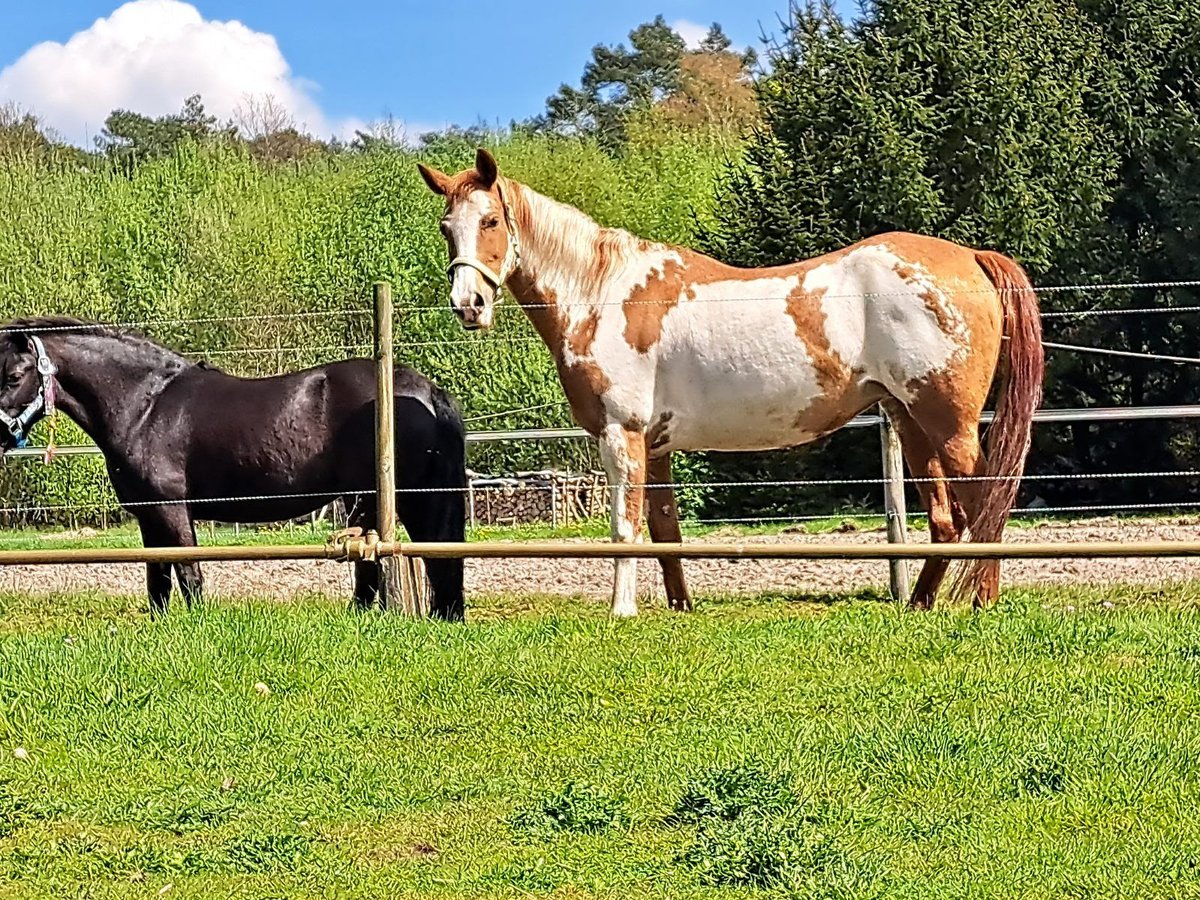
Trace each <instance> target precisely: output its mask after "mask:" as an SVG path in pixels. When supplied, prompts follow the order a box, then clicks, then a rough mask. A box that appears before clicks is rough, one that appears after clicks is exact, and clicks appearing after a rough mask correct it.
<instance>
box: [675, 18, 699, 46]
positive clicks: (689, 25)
mask: <svg viewBox="0 0 1200 900" xmlns="http://www.w3.org/2000/svg"><path fill="white" fill-rule="evenodd" d="M671 30H672V31H674V32H675V33H676V34H677V35H679V36H680V37H681V38H683V42H684V43H685V44H687V48H688V49H689V50H699V49H700V42H701V41H702V40H704V38H705V36H706V35H707V34H708V26H707V25H697V24H696V23H695V22H689V21H688V20H687V19H676V20H675V21H674V22H672V23H671Z"/></svg>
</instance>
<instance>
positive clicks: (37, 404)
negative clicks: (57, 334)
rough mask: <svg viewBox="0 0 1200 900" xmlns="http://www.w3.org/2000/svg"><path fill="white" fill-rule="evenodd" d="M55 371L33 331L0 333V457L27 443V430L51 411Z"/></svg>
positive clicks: (44, 346)
mask: <svg viewBox="0 0 1200 900" xmlns="http://www.w3.org/2000/svg"><path fill="white" fill-rule="evenodd" d="M57 374H58V368H57V366H56V365H55V364H54V361H53V360H52V359H51V358H50V355H49V354H48V353H47V352H46V345H45V344H44V343H43V342H42V339H41V338H39V337H38V336H37V334H36V333H35V332H33V331H24V330H21V329H19V328H6V329H4V330H2V331H0V455H2V454H3V453H5V452H7V451H9V450H12V449H14V448H17V447H24V446H25V444H26V443H27V442H28V441H29V431H30V429H32V428H33V426H34V425H36V424H37V423H38V422H39V421H40V420H41V419H43V418H45V417H46V416H48V415H50V414H51V413H52V412H54V402H55V387H56V382H55V379H54V376H55V375H57Z"/></svg>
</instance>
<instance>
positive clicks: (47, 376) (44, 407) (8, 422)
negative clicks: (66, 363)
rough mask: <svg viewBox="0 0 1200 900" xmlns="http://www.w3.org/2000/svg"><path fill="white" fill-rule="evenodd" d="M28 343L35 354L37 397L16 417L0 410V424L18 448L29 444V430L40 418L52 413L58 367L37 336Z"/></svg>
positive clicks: (32, 337) (31, 337) (32, 336)
mask: <svg viewBox="0 0 1200 900" xmlns="http://www.w3.org/2000/svg"><path fill="white" fill-rule="evenodd" d="M29 343H30V344H32V345H33V349H34V352H35V353H37V363H36V365H37V373H38V392H37V396H36V397H34V398H33V399H32V400H30V401H29V402H28V403H26V404H25V408H24V409H23V410H21V411H20V412H19V413H18V414H17V415H15V416H10V415H9V414H8V413H6V412H5V411H4V410H2V409H0V423H3V424H4V425H5V426H6V427H7V428H8V430H9V432H10V433H11V434H12V436H13V438H14V439H15V440H16V442H17V446H18V447H24V446H25V445H26V444H28V443H29V429H30V428H32V427H33V426H34V424H35V423H36V422H37V421H38V420H39V419H41V418H44V417H45V416H49V415H52V414H53V413H54V399H55V398H54V376H55V375H57V374H58V366H56V365H54V360H52V359H51V358H50V354H49V353H47V352H46V345H45V344H43V343H42V339H41V338H39V337H38V336H37V335H35V334H34V335H30V336H29Z"/></svg>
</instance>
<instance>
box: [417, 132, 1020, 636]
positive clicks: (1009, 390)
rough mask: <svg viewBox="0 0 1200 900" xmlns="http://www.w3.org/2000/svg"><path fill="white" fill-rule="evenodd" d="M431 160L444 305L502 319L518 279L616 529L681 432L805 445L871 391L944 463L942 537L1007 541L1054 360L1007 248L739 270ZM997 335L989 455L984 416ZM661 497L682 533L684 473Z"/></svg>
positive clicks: (623, 531) (656, 522)
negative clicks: (438, 206) (595, 442)
mask: <svg viewBox="0 0 1200 900" xmlns="http://www.w3.org/2000/svg"><path fill="white" fill-rule="evenodd" d="M421 173H422V175H423V176H424V178H425V180H426V182H427V183H428V184H429V186H430V187H431V189H433V190H434V191H435V192H437V193H439V194H441V195H443V196H445V198H446V214H445V216H444V218H443V220H442V226H441V227H442V232H443V234H444V235H445V237H446V239H447V241H448V243H449V245H450V250H451V257H453V258H454V262H453V263H452V267H451V271H450V276H451V306H452V307H453V308H454V310H455V311H456V312H457V313H458V315H459V316H460V318H461V319H462V321H463V324H464V325H465V326H466V327H487V326H488V325H490V324H491V321H492V316H493V306H494V303H495V302H496V299H497V293H498V291H497V289H498V288H499V287H500V285H501V284H502V283H503V284H504V285H506V286H507V287H508V288H509V289H510V290H511V292H512V294H513V296H514V297H515V298H516V299H517V301H518V302H519V303H520V304H521V306H522V307H523V308H524V309H525V311H526V313H527V314H528V315H529V318H530V319H531V321H532V322H533V325H534V326H535V327H536V329H537V331H538V333H539V334H540V335H541V336H542V338H543V340H544V341H545V343H546V346H547V347H548V348H549V349H550V352H551V353H552V354H553V355H554V360H555V364H556V366H557V369H558V373H559V376H560V378H561V380H562V385H563V389H564V391H565V392H566V395H567V399H568V401H569V402H570V405H571V409H572V411H573V414H574V417H575V419H576V421H577V422H578V423H579V424H580V425H581V426H582V427H584V428H585V429H587V430H588V431H589V432H590V433H592V434H593V435H595V436H596V437H597V438H598V439H599V442H600V449H601V453H602V457H603V460H604V464H605V468H606V470H607V472H608V476H609V479H610V482H611V485H612V487H613V492H612V493H613V508H612V531H613V539H614V540H618V541H634V540H638V539H639V531H640V522H641V517H642V512H643V506H644V499H645V496H644V495H645V491H644V486H645V485H662V484H669V483H670V480H671V477H670V453H671V452H672V451H674V450H766V449H774V448H782V447H792V446H796V445H799V444H804V443H807V442H809V441H813V440H816V439H817V438H820V437H822V436H824V435H827V434H829V433H831V432H833V431H835V430H837V429H838V428H840V427H842V426H843V425H844V424H846V422H848V421H849V420H850V419H851V418H853V417H854V416H855V415H857V414H858V413H860V412H862V411H863V410H865V409H867V408H868V407H870V406H871V405H872V404H875V403H883V404H884V406H885V408H886V409H887V410H888V413H889V415H890V416H891V417H892V418H893V419H894V421H895V424H896V426H897V428H898V429H899V431H900V435H901V439H902V443H903V444H904V447H905V454H906V458H907V460H908V463H909V466H910V468H911V469H912V471H913V474H914V475H915V476H917V477H927V478H932V479H937V481H935V482H934V483H931V484H924V485H922V486H921V490H922V496H923V499H924V501H925V505H926V507H927V509H928V510H929V513H930V522H931V526H930V527H931V530H932V533H933V538H934V540H935V541H954V540H958V539H960V538H961V537H962V534H963V532H964V530H965V529H966V528H968V527H969V528H970V530H971V533H972V537H973V538H974V539H976V540H998V539H999V538H1000V536H1001V533H1002V529H1003V524H1004V520H1005V519H1006V518H1007V515H1008V512H1009V510H1010V509H1011V506H1012V503H1013V500H1014V499H1015V492H1016V476H1019V475H1020V472H1021V469H1022V467H1023V464H1024V458H1025V455H1026V453H1027V450H1028V444H1029V433H1030V425H1031V420H1032V413H1033V410H1034V408H1036V406H1037V404H1038V402H1039V400H1040V388H1041V376H1042V365H1043V361H1042V350H1041V339H1040V325H1039V322H1038V316H1037V307H1036V298H1035V297H1034V295H1033V292H1032V289H1031V287H1030V285H1029V282H1028V279H1027V278H1026V276H1025V274H1024V272H1022V271H1021V269H1020V267H1019V266H1017V265H1016V264H1015V263H1014V262H1012V260H1010V259H1008V258H1007V257H1004V256H1001V255H1000V254H996V253H990V252H986V251H976V250H973V249H970V248H967V247H963V246H960V245H958V244H954V243H950V242H948V241H944V240H940V239H937V238H932V237H924V236H920V235H915V234H907V233H894V234H885V235H879V236H877V237H873V238H870V239H868V240H865V241H862V242H860V243H857V244H855V245H853V246H851V247H847V248H845V249H843V250H839V251H837V252H834V253H830V254H827V255H825V256H822V257H818V258H815V259H811V260H806V261H804V262H799V263H795V264H793V265H787V266H779V267H775V268H766V269H739V268H734V267H732V266H727V265H724V264H722V263H720V262H718V261H716V260H714V259H711V258H709V257H706V256H704V255H702V254H700V253H697V252H695V251H692V250H688V249H684V248H681V247H674V246H669V245H665V244H659V243H653V242H649V241H645V240H641V239H639V238H637V237H634V236H633V235H630V234H628V233H627V232H624V231H620V230H617V229H610V228H603V227H601V226H600V225H598V224H597V223H596V222H594V221H593V220H592V219H590V218H588V217H587V216H586V215H584V214H583V213H581V212H579V211H578V210H576V209H574V208H572V207H570V206H566V205H564V204H561V203H558V202H556V201H554V200H551V199H549V198H547V197H544V196H542V195H541V194H538V193H537V192H535V191H533V190H531V189H530V188H528V187H526V186H524V185H521V184H519V183H517V182H515V181H512V180H509V179H506V178H503V177H501V176H500V174H499V172H498V169H497V167H496V163H495V160H494V159H492V157H491V156H490V154H488V153H487V152H486V151H480V153H479V154H478V156H477V159H476V168H475V169H472V170H467V171H465V172H461V173H459V174H458V175H455V176H453V177H451V176H447V175H444V174H442V173H440V172H437V171H436V170H433V169H429V168H426V167H424V166H422V167H421ZM1005 337H1007V338H1008V339H1009V340H1008V341H1007V342H1005V341H1004V340H1003V339H1004V338H1005ZM1005 343H1006V344H1007V347H1006V348H1005ZM1002 349H1006V350H1007V352H1006V354H1005V360H1004V361H1005V363H1006V365H1005V366H1003V367H1000V368H1001V371H1002V372H1003V374H1004V376H1005V377H1004V379H1003V383H1002V386H1001V391H1000V395H999V396H1000V400H999V408H998V410H997V413H998V417H997V424H996V425H995V426H994V429H993V437H992V442H991V446H990V448H989V452H990V455H991V459H990V461H989V460H988V459H987V458H985V456H984V454H983V450H982V448H981V446H980V441H979V437H978V426H979V419H980V414H981V413H982V411H983V408H984V403H985V401H986V399H987V396H988V393H989V390H990V388H991V386H992V382H993V380H994V377H995V375H996V373H997V370H998V365H999V363H1000V362H1001V351H1002ZM946 478H949V479H955V478H959V479H962V478H975V479H981V480H974V481H958V482H955V481H946V480H943V479H946ZM649 501H650V502H649V508H648V519H649V524H650V531H651V536H652V538H653V539H654V540H655V541H677V540H679V535H680V532H679V525H678V518H677V515H676V511H675V503H674V495H673V492H672V491H671V489H670V488H654V487H651V488H649ZM661 562H662V565H663V570H664V576H665V581H666V587H667V594H668V598H669V600H670V602H671V605H672V606H674V607H676V608H688V607H689V606H690V600H689V598H688V594H687V589H686V586H685V584H684V580H683V574H682V570H681V567H680V565H679V563H678V561H671V560H665V559H664V560H662V561H661ZM615 566H616V572H615V579H614V587H613V603H612V611H613V613H614V614H615V615H633V614H635V613H636V612H637V604H636V597H635V585H636V578H635V573H636V560H633V559H621V560H617V561H616V564H615ZM945 570H946V563H945V561H944V560H937V559H935V560H931V561H930V562H929V563H928V564H927V565H926V567H925V568H924V570H923V571H922V575H921V578H920V579H919V580H918V583H917V586H916V589H915V591H914V594H913V603H914V604H915V605H919V606H928V605H930V604H931V603H932V601H933V598H934V595H935V594H936V591H937V588H938V585H939V584H940V583H941V581H942V579H943V577H944V574H945ZM998 572H999V570H998V564H996V563H994V562H984V563H979V564H976V565H975V566H974V568H973V570H972V573H971V576H970V578H968V579H967V580H966V581H965V582H964V584H966V585H967V587H968V589H969V590H970V591H971V592H972V593H973V596H974V599H975V600H976V602H979V603H986V602H989V601H990V600H992V599H993V598H994V597H995V594H996V592H997V590H998Z"/></svg>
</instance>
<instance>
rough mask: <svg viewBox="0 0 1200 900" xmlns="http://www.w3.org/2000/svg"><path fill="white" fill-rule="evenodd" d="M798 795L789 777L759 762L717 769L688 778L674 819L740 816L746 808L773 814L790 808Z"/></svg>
mask: <svg viewBox="0 0 1200 900" xmlns="http://www.w3.org/2000/svg"><path fill="white" fill-rule="evenodd" d="M795 803H796V796H795V793H794V792H793V790H792V786H791V783H790V781H789V780H788V779H786V778H784V777H781V776H780V775H779V774H778V773H775V772H770V771H767V770H765V769H762V768H760V767H758V766H735V767H733V768H729V769H714V770H711V771H708V772H706V773H704V774H703V775H701V776H700V777H698V778H694V779H692V780H691V781H689V782H688V785H687V787H686V788H685V789H684V791H683V794H682V796H680V798H679V802H678V803H676V804H675V812H674V813H673V814H672V820H673V821H676V822H700V821H702V820H704V819H736V818H738V817H739V816H741V815H742V814H743V813H746V812H751V811H753V812H757V813H760V814H771V813H777V812H782V811H784V810H787V809H789V808H790V807H792V806H793V805H795Z"/></svg>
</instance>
